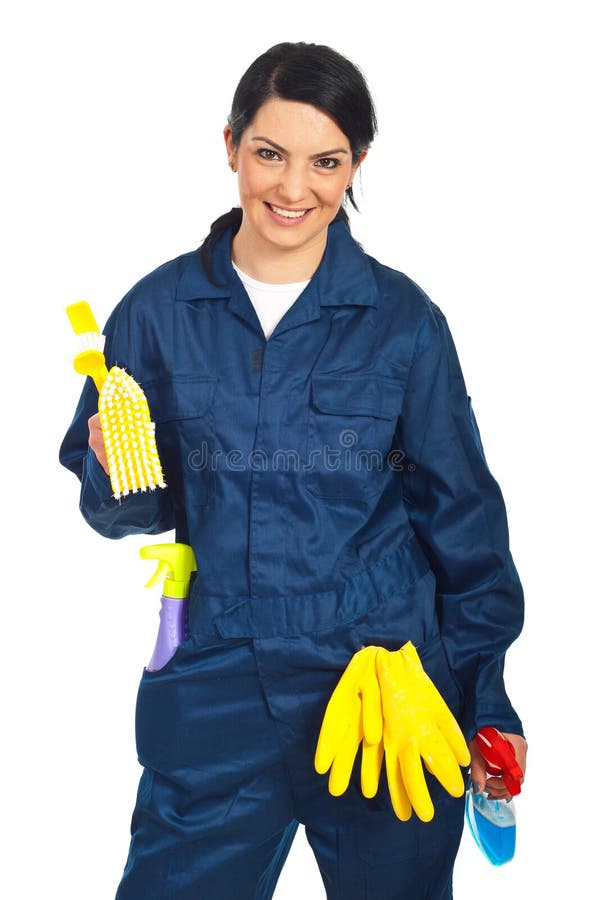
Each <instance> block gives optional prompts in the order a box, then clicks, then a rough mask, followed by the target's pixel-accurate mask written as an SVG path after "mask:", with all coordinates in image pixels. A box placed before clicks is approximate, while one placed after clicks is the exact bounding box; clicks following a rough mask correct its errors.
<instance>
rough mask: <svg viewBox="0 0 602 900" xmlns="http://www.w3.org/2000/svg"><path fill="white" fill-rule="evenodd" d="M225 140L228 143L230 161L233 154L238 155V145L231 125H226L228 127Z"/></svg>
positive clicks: (227, 150) (225, 131)
mask: <svg viewBox="0 0 602 900" xmlns="http://www.w3.org/2000/svg"><path fill="white" fill-rule="evenodd" d="M224 141H225V144H226V152H227V154H228V161H230V160H231V159H232V157H233V156H236V147H235V146H234V141H233V140H232V127H231V126H230V125H226V127H225V128H224Z"/></svg>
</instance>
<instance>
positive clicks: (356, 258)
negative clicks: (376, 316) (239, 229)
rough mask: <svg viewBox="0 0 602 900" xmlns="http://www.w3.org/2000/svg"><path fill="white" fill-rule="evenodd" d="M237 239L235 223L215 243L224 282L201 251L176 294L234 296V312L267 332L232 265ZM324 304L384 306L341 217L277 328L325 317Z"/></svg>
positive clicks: (363, 256) (230, 306)
mask: <svg viewBox="0 0 602 900" xmlns="http://www.w3.org/2000/svg"><path fill="white" fill-rule="evenodd" d="M231 243H232V229H228V230H227V231H225V232H224V233H223V234H222V235H220V237H219V238H218V240H217V241H216V244H215V247H214V248H213V256H212V261H213V270H214V273H215V277H216V281H218V282H219V283H220V285H219V286H216V285H215V284H212V283H211V281H210V280H209V278H208V276H207V275H206V273H205V271H204V269H203V268H202V266H201V257H200V252H196V253H194V254H192V255H191V256H190V259H189V261H188V264H187V265H186V267H185V268H184V271H183V272H182V277H181V278H180V281H179V283H178V287H177V290H176V300H188V301H190V300H218V299H221V300H228V301H229V302H228V309H229V310H230V312H232V313H234V314H235V315H236V316H238V317H240V318H242V319H244V320H245V321H247V322H249V323H250V324H252V325H253V326H254V328H255V329H256V330H258V331H260V332H261V333H262V334H263V330H262V328H261V325H260V323H259V319H258V318H257V314H256V312H255V309H254V307H253V304H252V303H251V300H250V299H249V295H248V294H247V292H246V290H245V288H244V286H243V284H242V282H241V280H240V278H239V277H238V275H237V274H236V272H235V271H234V269H233V268H232V258H231ZM322 306H372V307H377V306H378V289H377V285H376V281H375V279H374V275H373V273H372V267H371V265H370V261H369V259H368V257H367V256H366V254H365V253H364V251H363V250H362V249H361V247H360V246H359V244H357V243H356V241H355V240H354V238H353V237H352V235H351V233H350V231H349V229H348V228H347V226H346V225H345V224H344V222H341V221H336V222H333V223H332V224H331V225H330V226H329V228H328V239H327V243H326V249H325V251H324V255H323V257H322V260H321V262H320V265H319V266H318V268H317V270H316V272H315V274H314V276H313V278H312V279H311V280H310V282H309V284H308V285H307V287H306V288H305V290H304V291H303V292H302V293H301V294H300V296H299V297H298V298H297V300H296V301H295V303H294V304H293V305H292V306H291V308H290V309H289V310H288V312H287V313H286V314H285V315H284V317H283V318H282V319H281V320H280V322H279V323H278V325H277V326H276V328H275V329H274V332H273V334H274V335H277V334H280V333H281V332H283V331H288V329H289V328H295V327H296V326H297V325H301V324H303V323H304V322H311V321H312V320H314V319H319V318H320V307H322Z"/></svg>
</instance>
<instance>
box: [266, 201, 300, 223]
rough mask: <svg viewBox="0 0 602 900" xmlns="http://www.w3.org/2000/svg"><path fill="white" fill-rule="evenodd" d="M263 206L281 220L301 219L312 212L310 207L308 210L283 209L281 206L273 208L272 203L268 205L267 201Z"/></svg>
mask: <svg viewBox="0 0 602 900" xmlns="http://www.w3.org/2000/svg"><path fill="white" fill-rule="evenodd" d="M265 205H266V206H267V207H268V209H269V210H270V212H272V213H274V215H276V216H280V217H281V218H283V219H293V220H294V219H303V218H304V217H305V216H307V214H308V213H310V212H311V210H312V207H310V208H309V209H283V207H282V206H274V204H273V203H268V202H267V201H265Z"/></svg>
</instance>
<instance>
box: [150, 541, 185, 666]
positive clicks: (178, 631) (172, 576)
mask: <svg viewBox="0 0 602 900" xmlns="http://www.w3.org/2000/svg"><path fill="white" fill-rule="evenodd" d="M140 556H141V557H142V559H156V560H158V561H159V565H158V566H157V570H156V572H155V573H154V575H153V576H152V578H151V579H150V581H148V582H147V583H146V585H145V587H155V586H156V585H157V584H159V583H160V582H161V580H162V579H163V580H164V581H163V596H162V597H161V611H160V613H159V632H158V634H157V642H156V644H155V649H154V651H153V655H152V656H151V660H150V662H149V664H148V666H147V669H148V671H149V672H156V671H158V670H159V669H162V668H163V666H165V665H167V663H168V662H169V660H170V659H171V658H172V656H173V655H174V653H175V652H176V650H177V649H178V647H179V646H180V644H181V643H183V642H184V641H185V640H186V639H187V638H188V589H189V587H190V574H191V572H196V560H195V558H194V552H193V550H192V547H189V546H188V544H153V545H151V546H147V547H141V548H140Z"/></svg>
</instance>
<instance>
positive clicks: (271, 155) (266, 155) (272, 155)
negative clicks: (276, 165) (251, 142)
mask: <svg viewBox="0 0 602 900" xmlns="http://www.w3.org/2000/svg"><path fill="white" fill-rule="evenodd" d="M257 156H259V158H260V159H265V160H267V161H268V162H271V161H272V160H274V159H280V154H278V153H276V151H275V150H272V149H271V148H270V147H260V148H259V150H258V151H257Z"/></svg>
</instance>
